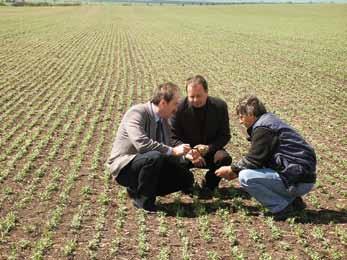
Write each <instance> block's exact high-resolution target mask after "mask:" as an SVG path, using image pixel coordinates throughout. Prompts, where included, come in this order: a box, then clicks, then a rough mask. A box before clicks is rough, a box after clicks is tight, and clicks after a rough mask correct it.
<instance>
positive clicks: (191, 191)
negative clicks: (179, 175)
mask: <svg viewBox="0 0 347 260" xmlns="http://www.w3.org/2000/svg"><path fill="white" fill-rule="evenodd" d="M200 189H201V188H200V186H199V184H198V183H196V182H194V184H193V185H192V186H191V187H189V188H185V189H182V193H183V194H185V195H188V196H190V197H193V196H194V195H199V192H200Z"/></svg>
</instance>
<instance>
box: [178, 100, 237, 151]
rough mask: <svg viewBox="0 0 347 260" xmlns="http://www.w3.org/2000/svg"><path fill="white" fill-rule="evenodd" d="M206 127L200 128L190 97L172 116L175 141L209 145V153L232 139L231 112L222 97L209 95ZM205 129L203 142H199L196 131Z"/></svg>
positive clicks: (192, 144) (183, 101)
mask: <svg viewBox="0 0 347 260" xmlns="http://www.w3.org/2000/svg"><path fill="white" fill-rule="evenodd" d="M206 106H207V107H206V119H205V129H200V126H199V123H198V122H197V118H196V117H195V116H194V109H193V107H192V106H191V105H190V104H189V102H188V98H185V99H183V100H182V101H181V102H180V104H179V105H178V109H177V112H176V114H175V115H174V116H173V117H172V118H171V127H172V132H173V136H172V138H173V141H174V143H175V144H176V145H177V144H181V143H188V144H190V145H191V146H192V147H194V146H195V145H197V144H205V145H209V154H214V153H215V152H216V151H217V150H220V149H222V148H223V147H224V146H225V145H226V144H227V143H228V142H229V140H230V138H231V135H230V128H229V114H228V106H227V104H226V103H225V102H224V101H223V100H221V99H220V98H215V97H210V96H209V97H208V98H207V102H206ZM201 130H203V133H204V136H203V139H204V140H203V142H202V143H201V142H199V141H200V140H198V136H197V134H196V133H199V132H201Z"/></svg>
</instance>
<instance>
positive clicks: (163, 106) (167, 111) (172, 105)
mask: <svg viewBox="0 0 347 260" xmlns="http://www.w3.org/2000/svg"><path fill="white" fill-rule="evenodd" d="M179 98H180V96H179V94H178V93H176V94H175V96H174V97H173V99H171V101H170V102H166V101H165V100H164V99H162V100H161V101H160V102H159V104H158V108H159V110H158V113H159V115H160V117H161V118H165V119H168V118H170V117H171V116H172V115H173V114H174V113H176V111H177V106H178V102H179Z"/></svg>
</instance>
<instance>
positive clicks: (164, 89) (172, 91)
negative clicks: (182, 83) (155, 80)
mask: <svg viewBox="0 0 347 260" xmlns="http://www.w3.org/2000/svg"><path fill="white" fill-rule="evenodd" d="M177 92H179V88H178V86H177V85H176V84H174V83H172V82H165V83H163V84H160V85H159V86H158V87H157V88H156V89H155V91H154V94H153V97H152V100H151V102H152V103H153V104H154V105H158V104H159V103H160V101H161V100H162V99H164V100H165V101H166V102H170V101H171V100H172V99H173V98H174V96H175V95H176V93H177Z"/></svg>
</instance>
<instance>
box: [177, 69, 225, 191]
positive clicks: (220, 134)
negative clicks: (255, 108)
mask: <svg viewBox="0 0 347 260" xmlns="http://www.w3.org/2000/svg"><path fill="white" fill-rule="evenodd" d="M186 91H187V97H186V98H184V99H183V100H182V101H181V102H180V103H179V105H178V109H177V112H176V114H175V115H174V116H173V117H172V118H171V124H172V132H173V139H174V140H175V141H176V144H182V143H187V144H190V146H191V147H194V148H195V149H193V150H192V151H191V152H190V153H189V154H188V155H187V156H186V158H187V159H189V161H187V167H189V168H193V167H197V168H207V169H208V172H207V173H206V175H205V180H204V181H203V183H202V187H201V188H202V190H203V193H205V194H206V193H210V192H211V191H213V190H214V189H215V188H217V187H218V184H219V181H220V179H221V178H220V177H218V176H216V175H215V173H214V172H215V170H216V169H218V168H219V167H221V166H224V165H230V163H231V161H232V159H231V156H230V155H229V154H228V153H227V152H226V151H225V150H224V146H225V145H226V144H227V143H228V142H229V140H230V138H231V135H230V129H229V115H228V107H227V104H226V103H225V102H224V101H223V100H221V99H219V98H216V97H211V96H209V95H208V85H207V81H206V80H205V79H204V78H203V77H202V76H200V75H196V76H194V77H191V78H188V79H187V81H186Z"/></svg>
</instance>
